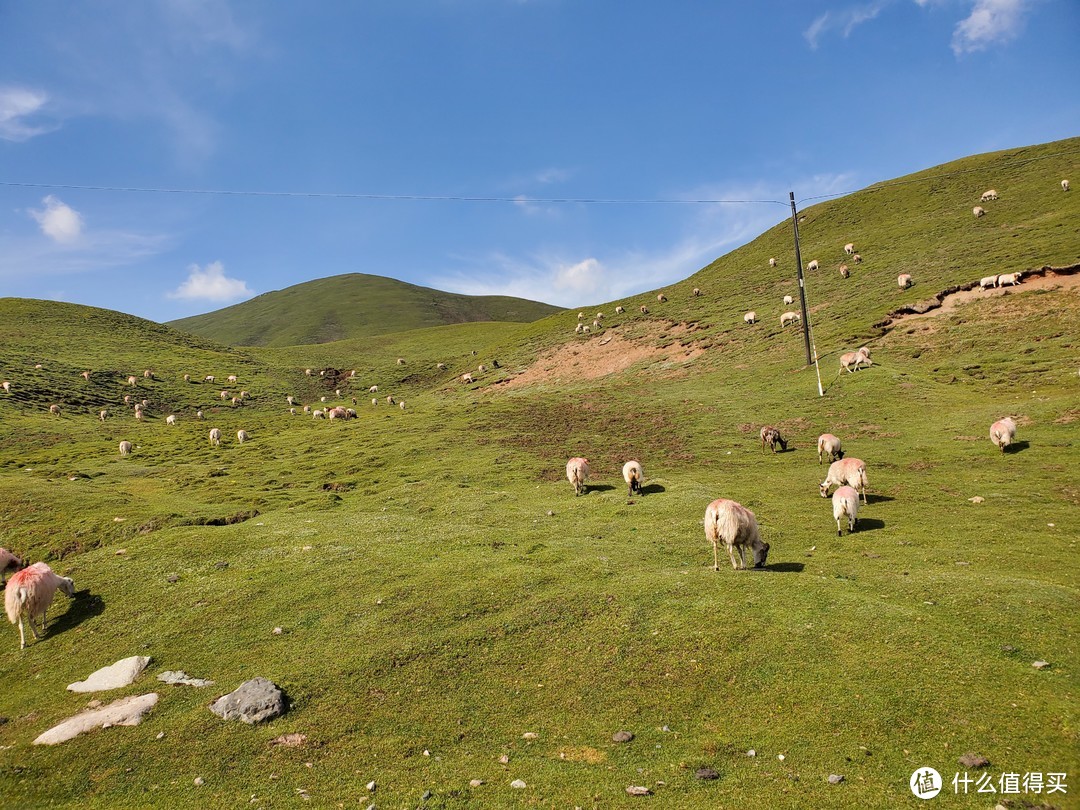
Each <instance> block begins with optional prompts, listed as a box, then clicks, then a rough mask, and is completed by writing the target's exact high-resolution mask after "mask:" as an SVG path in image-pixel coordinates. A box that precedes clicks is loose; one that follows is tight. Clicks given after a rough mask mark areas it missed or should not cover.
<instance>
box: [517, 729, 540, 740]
mask: <svg viewBox="0 0 1080 810" xmlns="http://www.w3.org/2000/svg"><path fill="white" fill-rule="evenodd" d="M539 736H540V735H539V734H537V733H536V732H535V731H526V732H525V733H524V734H522V735H521V739H523V740H535V739H537V738H538V737H539Z"/></svg>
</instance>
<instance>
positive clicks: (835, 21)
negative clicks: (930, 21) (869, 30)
mask: <svg viewBox="0 0 1080 810" xmlns="http://www.w3.org/2000/svg"><path fill="white" fill-rule="evenodd" d="M892 1H893V0H874V2H871V3H863V4H861V5H858V6H850V7H848V8H844V9H840V10H838V11H826V12H825V13H824V14H822V15H820V16H819V17H817V18H816V19H815V20H814V21H813V22H812V23H810V27H809V28H807V29H806V30H805V31H804V32H803V37H804V38H805V39H806V41H807V42H808V43H809V45H810V47H811V48H812V49H813V50H817V47H818V43H819V41H820V39H821V37H822V36H824V35H825V34H826V33H830V32H832V31H839V32H840V33H841V34H842V35H843V37H844V38H845V39H847V38H848V37H849V36H851V32H852V31H854V30H855V29H856V28H857V27H858V26H860V25H862V24H863V23H864V22H869V21H870V20H872V19H874V18H875V17H877V16H878V15H879V14H880V13H881V12H882V11H884V10H885V8H886V7H887V6H889V5H890V4H891V3H892ZM916 2H918V0H916Z"/></svg>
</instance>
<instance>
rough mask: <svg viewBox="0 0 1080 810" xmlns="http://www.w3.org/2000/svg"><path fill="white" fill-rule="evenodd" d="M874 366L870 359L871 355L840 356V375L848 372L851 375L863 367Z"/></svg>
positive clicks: (844, 354)
mask: <svg viewBox="0 0 1080 810" xmlns="http://www.w3.org/2000/svg"><path fill="white" fill-rule="evenodd" d="M864 365H865V366H867V367H869V366H872V365H874V361H873V360H871V359H870V355H869V353H863V352H861V351H859V352H844V353H843V354H842V355H840V371H838V372H837V373H838V374H842V373H843V372H844V371H847V372H848V373H849V374H851V373H854V372H856V371H858V370H859V369H860V368H862V367H863V366H864Z"/></svg>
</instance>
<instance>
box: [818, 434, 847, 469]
mask: <svg viewBox="0 0 1080 810" xmlns="http://www.w3.org/2000/svg"><path fill="white" fill-rule="evenodd" d="M822 456H828V457H829V463H830V464H831V463H832V462H834V461H839V460H840V459H842V458H843V457H844V451H843V449H842V448H841V447H840V440H839V439H838V438H836V436H833V435H832V434H831V433H822V434H821V435H820V436H818V440H817V463H818V464H819V465H820V464H821V457H822Z"/></svg>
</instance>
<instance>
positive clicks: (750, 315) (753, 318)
mask: <svg viewBox="0 0 1080 810" xmlns="http://www.w3.org/2000/svg"><path fill="white" fill-rule="evenodd" d="M742 319H743V323H751V324H753V323H757V312H755V311H754V310H750V311H749V312H747V313H746V314H745V315H743V316H742Z"/></svg>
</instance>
